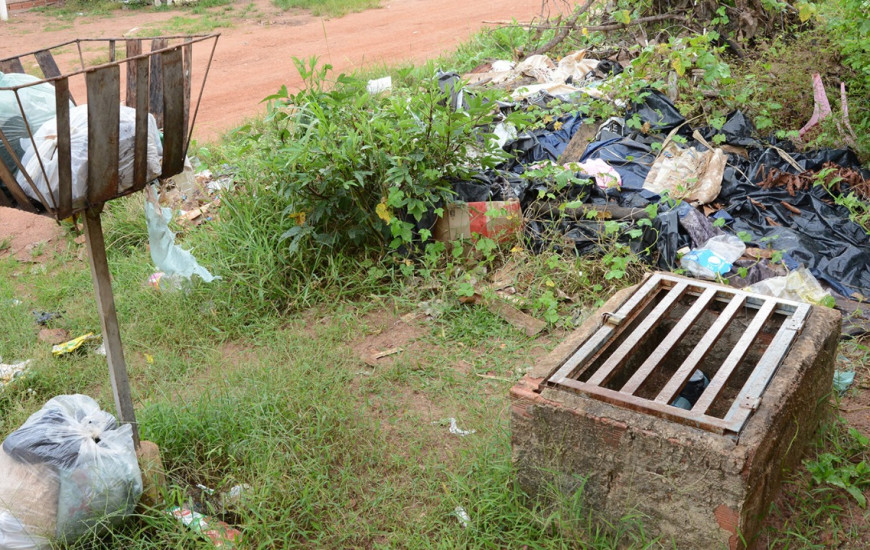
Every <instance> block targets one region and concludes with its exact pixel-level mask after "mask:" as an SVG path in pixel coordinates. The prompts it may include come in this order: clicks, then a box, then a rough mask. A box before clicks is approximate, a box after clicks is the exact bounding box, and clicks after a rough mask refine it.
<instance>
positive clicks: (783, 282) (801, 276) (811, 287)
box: [746, 267, 833, 305]
mask: <svg viewBox="0 0 870 550" xmlns="http://www.w3.org/2000/svg"><path fill="white" fill-rule="evenodd" d="M746 290H748V291H749V292H755V293H756V294H764V295H766V296H773V297H775V298H784V299H786V300H795V301H798V302H807V303H810V304H817V305H821V304H829V303H832V302H833V298H832V297H831V295H830V293H828V291H826V290H825V289H824V288H822V285H820V284H819V281H818V280H816V278H815V277H813V275H812V273H810V272H809V270H808V269H806V268H804V267H801V268H799V269H796V270H794V271H792V272H791V273H789V274H788V275H786V276H784V277H771V278H770V279H765V280H763V281H761V282H758V283H755V284H754V285H752V286H750V287H748V288H747V289H746Z"/></svg>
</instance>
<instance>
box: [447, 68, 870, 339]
mask: <svg viewBox="0 0 870 550" xmlns="http://www.w3.org/2000/svg"><path fill="white" fill-rule="evenodd" d="M622 70H623V69H622V67H621V66H620V65H619V64H618V63H616V62H615V61H610V60H595V59H588V58H586V53H585V52H576V53H574V54H572V55H569V56H566V57H565V58H563V59H562V60H561V61H560V62H559V63H558V64H556V63H554V62H552V61H551V60H549V59H548V58H546V56H532V57H529V58H527V59H526V60H524V61H523V62H521V63H519V64H513V63H511V62H508V61H497V62H494V63H488V64H485V65H484V66H481V67H479V68H478V69H476V70H475V71H474V72H472V73H471V74H468V75H465V76H463V77H460V75H458V74H456V73H443V74H441V75H440V82H441V84H442V88H443V89H445V90H446V91H448V92H451V93H452V104H453V105H454V106H455V107H456V108H462V107H461V105H462V97H461V96H462V94H473V93H474V92H475V89H476V88H478V87H482V86H497V87H501V88H505V89H507V90H509V91H510V93H511V98H512V101H509V102H503V103H499V105H498V108H499V109H500V110H501V112H502V113H503V114H507V113H509V112H511V111H512V110H516V109H527V108H529V106H530V105H535V106H537V107H540V108H543V109H545V110H552V112H553V113H554V116H552V117H548V118H551V119H552V120H551V121H550V122H549V123H547V124H546V126H545V127H544V128H541V129H537V130H533V131H529V132H525V133H521V134H519V135H517V132H516V130H515V129H513V128H511V127H509V126H508V125H505V124H504V123H502V124H499V126H497V127H496V128H494V129H493V131H494V133H495V134H496V135H497V136H499V137H500V139H501V143H503V145H502V147H503V149H504V150H505V151H507V152H509V153H512V160H510V161H508V162H506V163H504V164H502V165H501V166H499V167H498V168H497V169H496V170H488V171H482V172H480V173H479V174H476V175H475V176H474V177H473V178H470V179H469V180H468V181H458V182H454V184H453V187H454V190H455V191H456V193H457V196H458V199H459V200H462V201H466V202H477V201H485V200H497V201H500V200H509V199H518V200H519V202H520V205H521V208H522V212H523V217H524V219H525V225H524V232H525V237H526V239H527V241H528V242H529V243H530V245H531V247H532V249H533V250H536V251H539V250H541V249H543V248H545V247H550V248H555V249H565V248H566V247H568V248H573V250H574V251H575V252H576V253H577V254H588V253H592V252H595V251H596V250H598V249H599V248H600V246H601V243H602V238H601V233H602V228H603V223H602V219H601V218H602V217H601V216H598V217H592V218H591V219H590V216H589V210H590V209H593V210H596V211H598V212H601V213H606V215H607V218H609V219H614V220H618V221H622V222H625V223H624V224H623V229H622V235H621V237H620V239H621V240H623V241H625V242H627V243H629V244H630V246H631V249H632V250H633V251H634V252H636V253H638V254H639V255H641V256H642V257H644V258H645V259H647V260H648V261H649V262H650V263H651V264H654V265H655V266H656V267H658V268H660V269H665V270H674V269H676V268H680V267H682V268H683V269H685V270H686V271H687V272H688V273H690V274H692V275H693V276H697V277H702V278H708V279H712V278H719V277H721V278H723V279H727V280H729V281H730V283H731V284H732V285H733V286H736V287H738V288H742V287H745V286H747V285H752V284H757V283H759V282H760V281H765V280H769V279H771V278H773V277H778V276H785V275H786V274H787V273H788V272H791V271H795V270H798V269H799V268H801V267H804V268H806V270H804V271H802V272H801V276H800V277H798V279H797V282H794V280H790V281H789V283H788V284H786V283H784V282H782V280H780V282H779V283H776V284H773V285H769V286H772V287H777V288H780V290H781V291H783V290H785V287H789V288H790V290H792V292H791V293H786V294H782V293H781V294H780V296H781V297H785V298H791V299H795V298H797V299H804V300H807V299H809V300H810V301H816V302H818V301H819V300H821V299H822V298H823V297H824V296H826V294H825V292H824V290H821V288H820V287H819V286H818V282H820V283H821V284H822V285H823V286H824V287H825V289H826V290H828V291H830V295H831V299H830V302H832V303H827V305H833V302H835V303H836V304H837V306H838V308H840V309H843V310H846V311H848V312H850V313H855V312H856V311H858V313H860V309H859V308H857V303H858V302H860V301H863V299H864V297H865V296H867V295H870V244H868V240H867V232H866V231H865V230H864V229H863V228H862V227H861V226H860V225H859V224H858V223H855V222H854V221H852V219H851V215H850V214H851V212H850V210H849V209H848V208H847V207H846V206H844V205H842V202H843V201H839V200H838V198H839V197H846V196H848V195H849V194H850V193H853V194H854V195H855V196H857V197H858V198H861V199H866V198H868V197H870V186H868V177H870V173H868V172H867V171H865V170H862V168H861V166H860V163H859V161H858V158H857V156H856V155H855V153H854V152H853V151H851V150H849V149H819V150H810V151H799V150H798V148H797V147H796V145H795V144H794V143H792V142H791V141H788V140H784V139H777V138H776V137H775V136H769V137H762V136H760V135H759V132H758V131H757V130H756V129H755V127H754V126H753V124H752V122H751V121H750V119H749V118H748V117H747V116H746V115H745V114H744V113H743V112H741V111H734V112H732V113H730V114H729V115H728V116H727V118H726V119H725V122H724V124H723V125H722V126H721V128H718V129H716V128H712V127H699V128H695V127H693V126H692V124H691V123H690V122H689V121H687V120H686V119H685V117H683V116H682V115H681V114H680V112H679V111H678V110H677V108H676V107H675V106H674V104H673V102H672V101H671V100H670V99H669V98H668V97H667V96H666V95H664V94H662V93H660V92H658V91H656V90H654V89H651V88H648V89H645V90H643V92H642V93H640V94H639V95H638V98H637V100H636V101H634V102H633V103H630V104H626V105H622V107H623V108H624V109H623V112H624V114H623V116H621V117H612V118H610V119H608V120H603V121H602V120H593V119H591V118H586V117H585V116H584V115H583V114H582V113H583V112H589V109H588V104H589V103H590V102H594V101H610V100H609V99H608V98H607V96H606V92H605V91H604V90H605V89H606V87H605V86H604V84H605V83H606V82H607V81H608V80H609V79H611V78H614V77H615V76H616V75H619V74H620V73H621V72H622ZM460 80H465V81H466V82H468V85H467V86H466V87H464V88H463V87H461V85H460V84H458V83H459V82H460ZM573 106H576V109H573V108H572V107H573ZM582 106H586V107H584V108H582V109H581V107H582ZM557 107H558V108H557ZM560 113H562V114H560ZM564 113H567V114H564ZM714 138H715V139H714ZM547 165H551V166H555V167H557V168H561V169H564V170H568V171H571V172H573V176H574V178H573V179H572V182H573V183H571V184H570V185H568V186H556V185H554V182H553V181H552V178H550V179H549V180H548V179H543V178H541V179H536V178H535V177H529V174H530V173H532V171H533V169H538V168H540V167H542V166H547ZM548 195H549V196H550V197H555V199H553V198H547V196H548ZM566 202H570V203H572V205H578V204H579V205H582V207H581V208H567V209H566V208H560V205H564V203H566ZM651 204H654V205H656V215H655V216H653V217H652V220H651V222H652V223H649V222H640V223H639V220H640V219H642V218H649V217H650V216H649V215H648V214H646V213H645V210H644V209H645V208H646V207H648V206H649V205H651ZM636 229H640V230H641V231H640V232H638V231H633V230H636ZM638 234H640V237H636V235H638ZM632 235H635V237H632ZM738 235H739V238H738ZM678 258H681V259H680V260H678ZM772 260H776V261H772ZM809 274H811V275H812V276H813V277H810V276H809ZM813 279H816V280H817V281H818V282H817V281H816V280H813ZM804 283H806V284H804ZM860 317H861V316H860V315H853V316H852V318H851V319H850V320H849V321H848V322H847V323H846V324H845V326H844V331H845V332H849V333H852V334H855V333H859V332H866V327H867V323H866V322H865V321H864V320H863V319H861V318H860Z"/></svg>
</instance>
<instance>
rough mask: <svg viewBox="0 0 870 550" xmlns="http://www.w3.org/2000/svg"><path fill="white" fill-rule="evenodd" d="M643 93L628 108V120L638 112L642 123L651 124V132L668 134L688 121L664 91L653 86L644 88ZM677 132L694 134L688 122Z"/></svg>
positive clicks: (626, 114) (626, 115) (626, 117)
mask: <svg viewBox="0 0 870 550" xmlns="http://www.w3.org/2000/svg"><path fill="white" fill-rule="evenodd" d="M642 93H643V94H644V98H643V99H642V100H641V101H639V102H636V103H632V104H631V106H629V108H628V109H627V110H626V112H625V119H626V120H628V119H629V118H631V117H633V116H634V115H635V114H637V115H639V116H640V120H641V122H642V123H647V122H648V123H649V124H650V131H651V132H654V133H662V134H667V133H668V132H670V131H671V130H673V129H674V128H676V127H678V126H680V125H681V124H683V123H684V122H686V118H685V117H684V116H683V115H681V114H680V112H679V111H678V110H677V108H676V107H674V104H673V103H671V100H670V99H668V97H667V96H666V95H664V94H663V93H661V92H659V91H657V90H654V89H652V88H644V89H643V90H642ZM677 133H678V134H680V135H684V136H686V137H688V136H691V135H692V128H691V127H690V126H689V125H688V124H683V126H682V127H681V128H680V129H679V131H678V132H677Z"/></svg>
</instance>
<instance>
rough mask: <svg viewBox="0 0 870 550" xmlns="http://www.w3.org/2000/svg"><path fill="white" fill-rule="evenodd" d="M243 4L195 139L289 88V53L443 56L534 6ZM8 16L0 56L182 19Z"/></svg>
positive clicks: (367, 58) (483, 0)
mask: <svg viewBox="0 0 870 550" xmlns="http://www.w3.org/2000/svg"><path fill="white" fill-rule="evenodd" d="M253 3H254V6H253V9H250V10H249V11H248V13H252V14H253V15H248V16H245V17H244V18H242V19H240V20H238V21H237V22H236V23H235V24H234V26H232V27H230V28H223V29H218V32H220V33H221V38H220V40H219V41H218V45H217V50H216V52H215V58H214V62H213V64H212V68H211V72H210V73H209V77H208V82H207V84H206V88H205V93H204V94H203V98H202V104H201V106H200V111H199V115H198V116H197V121H196V129H195V131H194V137H195V138H196V139H198V140H199V141H200V142H201V143H202V142H204V141H211V140H214V139H215V138H217V137H218V136H219V135H220V134H221V133H222V132H224V131H226V130H229V129H231V128H234V127H236V126H238V125H239V124H241V123H242V122H243V121H244V120H245V119H246V118H249V117H251V116H253V115H256V114H257V113H260V112H262V111H263V106H262V104H260V100H262V99H263V98H264V97H265V96H267V95H269V94H272V93H275V92H276V91H277V90H278V89H279V88H280V87H281V85H282V84H286V85H287V86H288V88H290V89H291V90H294V89H298V87H299V86H300V85H301V79H300V78H299V75H298V73H297V72H296V69H295V67H294V66H293V62H292V57H294V56H295V57H299V58H307V57H310V56H313V55H316V56H318V57H319V58H320V59H321V61H322V62H329V63H331V64H332V65H333V67H334V68H335V71H336V74H337V73H338V72H348V71H350V70H353V69H355V68H359V67H363V66H366V65H371V64H383V63H398V62H403V61H410V62H414V63H419V62H421V61H424V60H426V59H431V58H434V57H437V56H438V55H439V54H442V53H446V52H449V51H451V50H452V49H454V48H455V47H456V46H457V45H458V44H459V43H460V42H462V41H463V40H466V39H467V38H468V37H470V36H471V35H472V34H473V33H474V32H476V31H478V30H480V29H482V28H484V27H487V26H488V25H486V24H484V23H483V21H485V20H506V19H511V18H516V19H517V20H519V21H528V20H530V19H531V18H533V17H535V16H537V15H538V14H539V13H540V10H541V0H477V1H469V0H385V1H384V3H383V7H382V8H380V9H374V10H369V11H365V12H361V13H355V14H350V15H346V16H344V17H340V18H336V19H322V18H319V17H313V16H311V15H309V14H306V13H301V12H295V13H294V12H281V11H279V10H277V9H276V8H274V7H273V6H272V5H271V3H270V1H269V0H253ZM247 4H248V2H237V3H236V4H235V5H234V6H235V9H234V11H235V12H241V11H243V9H244V7H245V6H247ZM12 15H13V16H12V18H11V19H10V22H8V23H0V59H2V58H4V57H9V56H12V55H16V54H19V53H23V52H27V51H32V50H34V49H37V48H40V47H45V46H51V45H54V44H57V43H60V42H63V41H65V40H68V39H71V38H90V37H110V36H111V37H120V36H124V35H125V34H126V33H128V32H130V31H131V30H132V29H137V28H138V29H142V28H146V29H147V28H149V27H153V26H155V25H160V24H161V23H163V22H166V21H169V20H170V19H172V18H173V17H176V16H178V15H184V16H190V14H189V13H184V12H179V11H169V12H150V13H149V12H144V11H136V12H132V13H131V12H125V11H118V12H115V15H112V16H110V17H99V18H89V19H86V18H83V17H79V18H78V19H76V20H75V22H74V23H73V24H72V25H71V26H70V27H69V28H64V29H60V30H52V27H58V26H63V25H58V22H57V20H56V19H54V18H52V17H49V16H46V15H43V14H39V13H32V12H29V13H18V14H12ZM193 17H195V16H193ZM139 32H140V33H141V31H139ZM200 52H202V54H205V50H200ZM202 54H200V53H199V52H195V53H194V61H195V67H194V78H196V62H197V61H199V62H200V63H201V62H202V60H203V59H204V57H206V56H205V55H202Z"/></svg>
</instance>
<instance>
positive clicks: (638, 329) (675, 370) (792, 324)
mask: <svg viewBox="0 0 870 550" xmlns="http://www.w3.org/2000/svg"><path fill="white" fill-rule="evenodd" d="M809 310H810V305H809V304H804V303H799V302H793V301H789V300H782V299H778V298H772V297H769V296H763V295H759V294H752V293H749V292H744V291H741V290H735V289H732V288H729V287H726V286H722V285H718V284H712V283H706V282H703V281H698V280H695V279H687V278H684V277H678V276H675V275H671V274H665V273H655V274H653V275H652V276H650V277H649V278H648V279H647V280H646V281H645V282H644V283H643V284H642V285H641V286H640V287H639V288H638V290H637V291H636V292H635V293H634V294H633V295H632V296H631V297H630V298H629V299H628V301H626V302H625V303H624V304H623V306H622V307H620V308H619V309H618V310H617V311H616V312H614V313H605V322H604V325H603V326H602V327H601V328H600V329H598V331H597V332H595V333H594V334H593V335H592V336H591V337H590V338H589V339H588V340H586V342H584V343H583V345H582V346H580V348H579V349H578V350H577V351H576V352H574V354H573V355H571V356H570V357H568V359H567V360H566V361H565V362H564V363H562V364H561V365H560V366H559V368H558V369H557V370H556V371H555V373H554V374H553V375H552V376H550V378H549V379H548V380H547V384H548V385H550V386H555V387H559V388H563V389H569V390H572V391H576V392H580V393H582V394H585V395H588V396H589V397H592V398H595V399H599V400H602V401H606V402H608V403H611V404H614V405H618V406H622V407H626V408H629V409H633V410H636V411H640V412H645V413H649V414H652V415H656V416H660V417H663V418H668V419H670V420H674V421H676V422H680V423H683V424H687V425H691V426H695V427H698V428H702V429H705V430H708V431H711V432H715V433H719V434H738V433H739V432H740V430H741V429H742V428H743V425H744V424H745V423H746V420H747V419H748V418H749V416H750V415H751V414H752V411H754V410H755V409H756V408H757V407H758V404H759V403H760V400H761V396H762V394H763V393H764V390H765V389H766V388H767V385H768V383H769V382H770V380H771V378H772V377H773V375H774V374H775V372H776V370H777V368H778V367H779V365H780V363H781V362H782V359H783V357H785V354H786V353H787V352H788V349H789V347H790V346H791V343H792V341H793V340H794V337H795V336H796V335H797V333H798V332H800V330H801V327H802V326H803V324H804V320H805V319H806V317H807V315H808V313H809ZM702 320H703V322H702ZM777 325H778V327H777ZM723 335H728V337H727V338H723ZM691 340H695V341H691ZM717 343H718V348H717V350H718V354H719V355H720V356H724V359H723V360H722V361H721V362H719V361H717V360H714V357H713V354H711V351H712V350H713V349H714V347H716V346H717ZM756 358H757V361H756V360H755V359H756ZM677 365H678V366H677ZM696 369H699V370H701V371H702V372H704V374H705V375H706V376H709V377H710V378H709V385H707V387H706V388H705V389H703V392H702V393H701V394H700V396H699V397H697V400H696V401H695V402H694V404H693V405H691V409H690V410H686V409H683V408H680V407H677V406H675V405H673V404H672V403H674V399H675V398H676V397H678V396H679V395H680V393H681V391H683V389H684V387H685V386H686V384H687V382H689V379H690V377H691V376H692V375H693V373H694V372H695V371H696ZM717 409H718V410H719V411H720V412H718V413H717V412H716V410H717Z"/></svg>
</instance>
